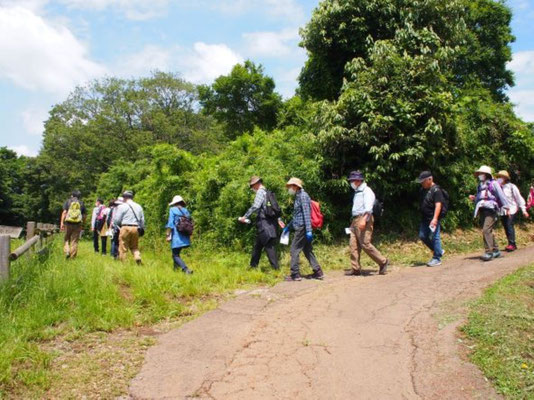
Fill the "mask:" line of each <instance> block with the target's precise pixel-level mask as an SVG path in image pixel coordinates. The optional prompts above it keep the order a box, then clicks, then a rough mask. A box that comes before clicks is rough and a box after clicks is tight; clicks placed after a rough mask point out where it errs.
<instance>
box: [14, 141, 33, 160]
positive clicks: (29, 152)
mask: <svg viewBox="0 0 534 400" xmlns="http://www.w3.org/2000/svg"><path fill="white" fill-rule="evenodd" d="M8 148H9V149H11V150H13V151H14V152H16V153H17V154H18V155H19V156H27V157H35V156H36V155H37V150H35V149H31V148H29V147H28V146H26V145H25V144H21V145H20V146H8Z"/></svg>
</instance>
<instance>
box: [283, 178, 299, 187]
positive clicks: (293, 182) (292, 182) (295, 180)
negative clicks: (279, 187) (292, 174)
mask: <svg viewBox="0 0 534 400" xmlns="http://www.w3.org/2000/svg"><path fill="white" fill-rule="evenodd" d="M291 185H295V186H298V187H299V188H301V189H302V181H301V180H300V179H299V178H291V179H290V180H288V181H287V183H286V186H291Z"/></svg>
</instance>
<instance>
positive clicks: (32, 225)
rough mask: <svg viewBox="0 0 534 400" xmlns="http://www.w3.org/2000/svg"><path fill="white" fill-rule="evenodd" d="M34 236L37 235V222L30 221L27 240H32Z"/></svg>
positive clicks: (27, 227)
mask: <svg viewBox="0 0 534 400" xmlns="http://www.w3.org/2000/svg"><path fill="white" fill-rule="evenodd" d="M34 236H35V222H33V221H28V224H27V225H26V240H30V239H31V238H32V237H34Z"/></svg>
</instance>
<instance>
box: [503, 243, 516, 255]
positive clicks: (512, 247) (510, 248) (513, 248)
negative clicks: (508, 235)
mask: <svg viewBox="0 0 534 400" xmlns="http://www.w3.org/2000/svg"><path fill="white" fill-rule="evenodd" d="M504 250H505V251H507V252H509V253H511V252H512V251H515V250H517V246H515V245H513V244H509V245H508V246H506V247H505V248H504Z"/></svg>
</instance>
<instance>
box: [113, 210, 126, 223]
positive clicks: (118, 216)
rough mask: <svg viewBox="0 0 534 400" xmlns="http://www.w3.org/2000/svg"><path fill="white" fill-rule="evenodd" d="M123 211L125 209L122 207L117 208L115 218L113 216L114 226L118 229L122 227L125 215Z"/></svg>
mask: <svg viewBox="0 0 534 400" xmlns="http://www.w3.org/2000/svg"><path fill="white" fill-rule="evenodd" d="M123 209H124V207H122V205H121V206H119V207H117V209H116V210H115V213H114V216H113V225H114V226H116V227H118V228H120V226H121V222H122V217H123V215H124V211H123Z"/></svg>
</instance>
